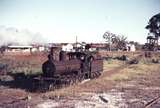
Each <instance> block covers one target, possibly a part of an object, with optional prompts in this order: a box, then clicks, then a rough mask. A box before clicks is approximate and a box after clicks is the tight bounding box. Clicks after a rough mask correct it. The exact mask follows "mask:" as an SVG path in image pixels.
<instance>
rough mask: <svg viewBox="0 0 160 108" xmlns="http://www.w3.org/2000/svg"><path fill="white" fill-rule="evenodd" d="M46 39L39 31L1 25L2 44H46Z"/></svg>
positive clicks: (0, 42) (0, 44) (0, 36)
mask: <svg viewBox="0 0 160 108" xmlns="http://www.w3.org/2000/svg"><path fill="white" fill-rule="evenodd" d="M44 43H45V39H44V38H43V37H42V36H41V35H40V34H39V33H32V32H30V31H28V30H26V29H25V30H18V29H16V28H13V27H12V28H11V27H10V28H6V27H4V26H0V46H2V45H9V44H11V45H31V44H44Z"/></svg>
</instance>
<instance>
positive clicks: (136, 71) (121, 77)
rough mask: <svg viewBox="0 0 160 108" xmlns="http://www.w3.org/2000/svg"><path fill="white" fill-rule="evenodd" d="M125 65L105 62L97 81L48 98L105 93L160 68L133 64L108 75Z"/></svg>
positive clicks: (56, 91) (52, 92) (61, 91)
mask: <svg viewBox="0 0 160 108" xmlns="http://www.w3.org/2000/svg"><path fill="white" fill-rule="evenodd" d="M121 65H123V62H120V61H116V60H113V61H109V62H108V61H105V62H104V69H105V71H104V73H103V74H102V75H101V76H100V77H99V78H97V79H93V80H90V81H88V82H86V83H84V84H80V83H79V84H77V85H73V86H69V87H66V88H62V89H59V90H55V91H51V92H49V93H46V94H45V96H47V97H50V98H52V97H59V96H60V97H68V96H69V97H70V96H79V95H80V94H82V93H83V92H105V91H107V90H109V89H111V88H112V87H114V85H116V84H118V83H120V82H123V81H130V80H134V78H136V77H138V76H143V75H147V74H148V75H149V74H152V72H157V70H158V69H159V67H160V64H153V63H150V64H144V63H142V62H140V63H139V64H133V65H130V66H126V67H124V68H122V69H120V70H118V72H117V73H114V74H111V75H108V74H106V73H107V72H108V71H110V70H112V69H115V68H117V67H119V66H121Z"/></svg>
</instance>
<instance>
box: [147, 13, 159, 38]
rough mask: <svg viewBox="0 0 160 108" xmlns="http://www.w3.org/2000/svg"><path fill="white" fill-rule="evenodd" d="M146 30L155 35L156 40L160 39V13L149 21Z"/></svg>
mask: <svg viewBox="0 0 160 108" xmlns="http://www.w3.org/2000/svg"><path fill="white" fill-rule="evenodd" d="M146 29H148V30H149V32H150V33H152V34H154V37H155V38H158V37H160V13H159V14H156V15H154V16H153V17H152V18H151V19H150V20H149V22H148V25H147V26H146Z"/></svg>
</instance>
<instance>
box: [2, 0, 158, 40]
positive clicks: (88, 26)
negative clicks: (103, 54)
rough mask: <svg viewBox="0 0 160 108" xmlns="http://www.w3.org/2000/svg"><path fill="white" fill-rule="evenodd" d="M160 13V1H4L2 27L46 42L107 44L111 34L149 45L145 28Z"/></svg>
mask: <svg viewBox="0 0 160 108" xmlns="http://www.w3.org/2000/svg"><path fill="white" fill-rule="evenodd" d="M159 12H160V0H0V26H5V27H14V28H17V29H20V30H23V29H27V30H29V31H31V32H33V33H39V34H41V35H42V36H43V39H45V41H46V42H75V40H76V36H77V37H78V41H85V42H104V41H105V40H104V39H103V34H104V33H105V32H106V31H110V32H112V33H115V34H121V35H124V36H126V37H127V38H128V40H129V41H137V42H139V43H145V42H146V37H147V33H148V31H147V30H146V29H145V26H146V25H147V23H148V20H149V19H150V18H151V17H152V16H153V15H155V14H158V13H159ZM22 36H23V35H22ZM6 37H7V36H6ZM8 38H10V37H9V36H8Z"/></svg>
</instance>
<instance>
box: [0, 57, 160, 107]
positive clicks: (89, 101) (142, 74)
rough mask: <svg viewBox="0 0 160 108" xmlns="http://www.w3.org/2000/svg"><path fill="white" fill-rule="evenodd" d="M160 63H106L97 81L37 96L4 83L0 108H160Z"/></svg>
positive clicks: (114, 61)
mask: <svg viewBox="0 0 160 108" xmlns="http://www.w3.org/2000/svg"><path fill="white" fill-rule="evenodd" d="M159 69H160V64H158V63H151V62H148V60H142V61H141V62H139V63H138V64H132V65H127V64H126V63H125V62H124V61H119V60H107V61H104V72H103V73H102V75H101V76H100V77H99V78H97V79H93V80H86V81H83V82H80V83H78V84H75V85H72V86H69V87H66V88H62V89H58V90H55V91H48V92H46V93H33V92H28V91H26V90H25V89H21V88H14V87H10V86H7V85H4V84H1V83H0V108H160V99H159V97H160V74H159V73H160V70H159Z"/></svg>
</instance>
